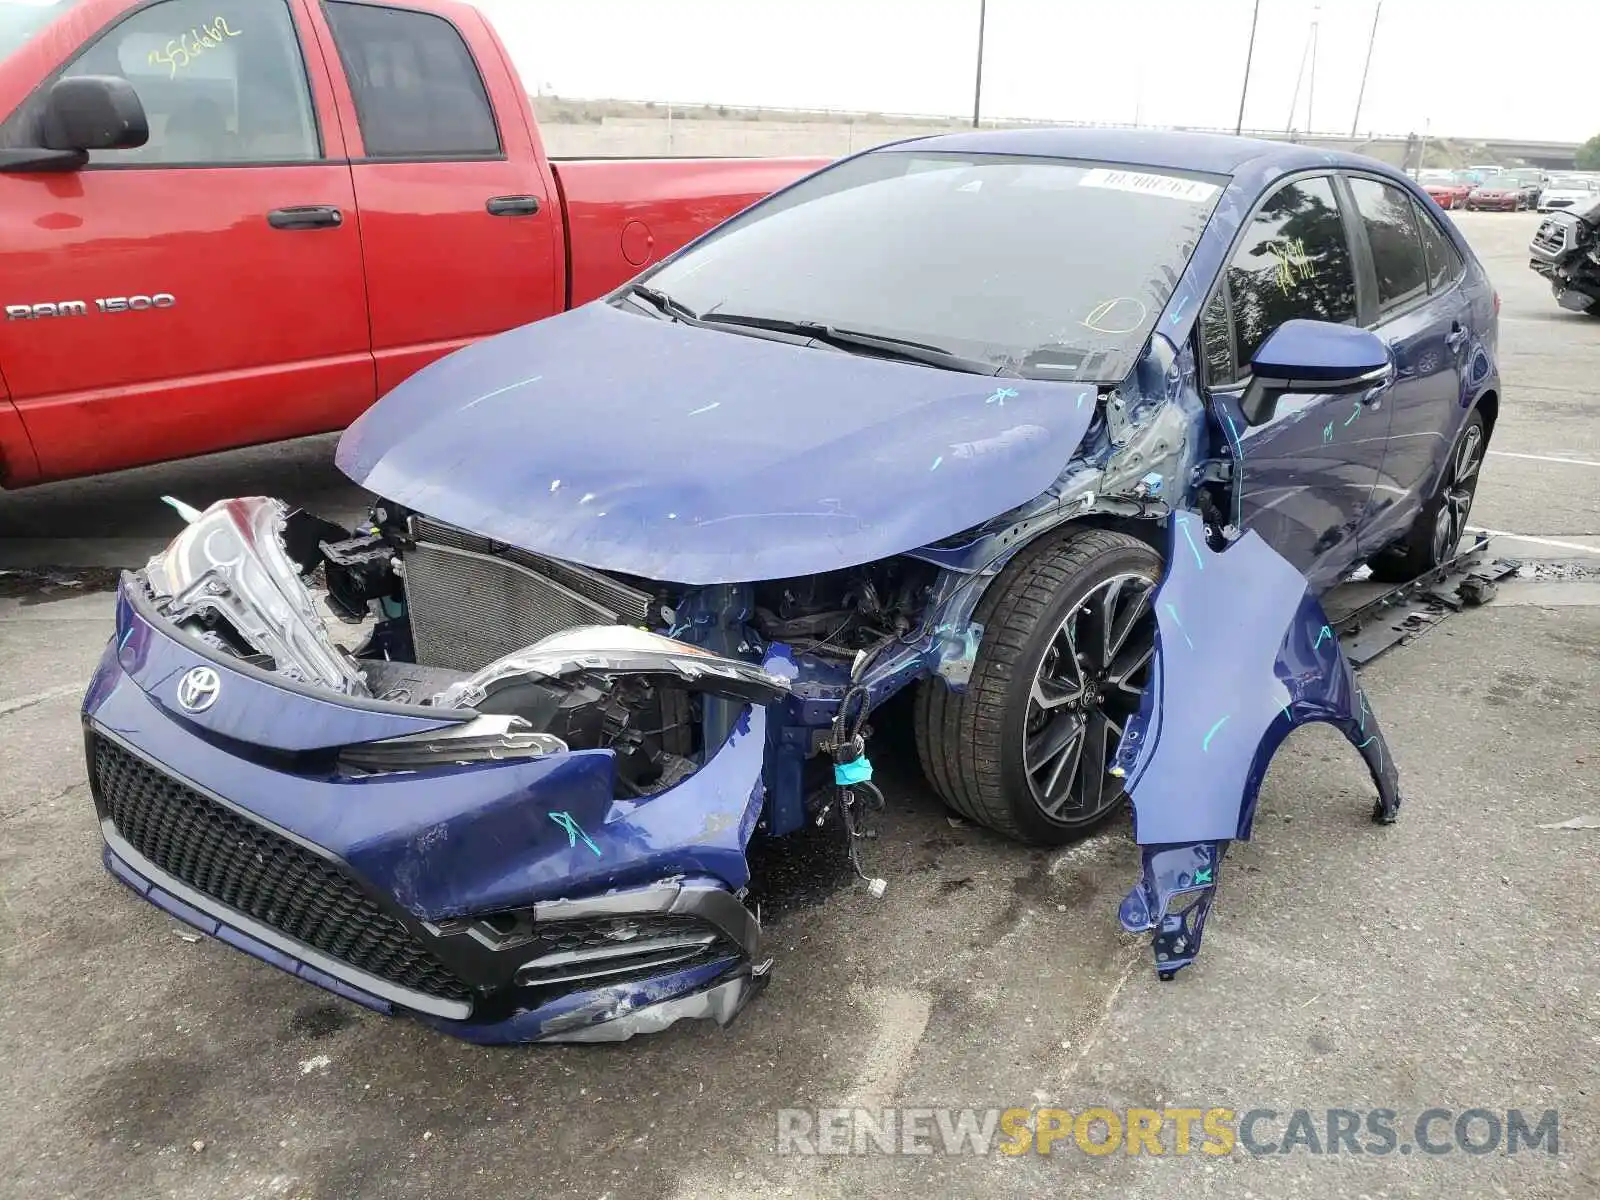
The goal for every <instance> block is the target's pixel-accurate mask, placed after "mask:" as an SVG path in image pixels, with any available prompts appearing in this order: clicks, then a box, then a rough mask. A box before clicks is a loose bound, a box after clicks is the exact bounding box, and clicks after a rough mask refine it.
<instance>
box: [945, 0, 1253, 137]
mask: <svg viewBox="0 0 1600 1200" xmlns="http://www.w3.org/2000/svg"><path fill="white" fill-rule="evenodd" d="M1257 3H1260V0H1257ZM988 10H989V0H978V77H977V79H976V80H975V81H974V82H973V84H972V127H973V128H974V129H976V128H977V127H978V113H979V111H980V109H981V107H982V104H983V24H984V18H985V17H986V16H987V15H988Z"/></svg>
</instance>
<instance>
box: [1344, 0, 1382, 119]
mask: <svg viewBox="0 0 1600 1200" xmlns="http://www.w3.org/2000/svg"><path fill="white" fill-rule="evenodd" d="M1382 15H1383V0H1378V3H1377V6H1376V7H1375V8H1373V10H1372V36H1370V37H1369V38H1367V64H1366V66H1364V67H1362V68H1361V88H1360V90H1359V91H1357V92H1356V115H1355V116H1354V117H1352V118H1351V120H1350V137H1351V138H1352V139H1354V138H1355V136H1356V128H1357V126H1359V125H1360V124H1361V101H1362V100H1364V99H1365V98H1366V95H1367V72H1368V71H1370V70H1372V47H1373V44H1374V43H1375V42H1376V41H1377V40H1378V18H1379V17H1380V16H1382Z"/></svg>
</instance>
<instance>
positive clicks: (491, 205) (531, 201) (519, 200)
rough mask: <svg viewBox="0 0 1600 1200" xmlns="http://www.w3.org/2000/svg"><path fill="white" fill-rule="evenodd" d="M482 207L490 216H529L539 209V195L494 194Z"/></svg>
mask: <svg viewBox="0 0 1600 1200" xmlns="http://www.w3.org/2000/svg"><path fill="white" fill-rule="evenodd" d="M484 208H486V209H488V210H489V215H490V216H491V217H531V216H535V215H536V214H537V213H538V211H539V197H537V196H496V197H494V198H493V199H492V200H490V201H489V202H488V203H487V204H485V205H484Z"/></svg>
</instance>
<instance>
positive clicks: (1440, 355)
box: [1348, 175, 1472, 556]
mask: <svg viewBox="0 0 1600 1200" xmlns="http://www.w3.org/2000/svg"><path fill="white" fill-rule="evenodd" d="M1348 183H1349V187H1350V193H1351V196H1352V198H1353V200H1354V204H1355V208H1356V211H1357V212H1358V213H1359V214H1360V217H1361V225H1362V229H1363V231H1364V233H1365V240H1366V248H1365V251H1364V253H1365V254H1366V256H1367V258H1368V261H1369V262H1370V265H1371V269H1372V277H1373V281H1374V287H1373V298H1374V300H1375V302H1376V305H1377V311H1376V313H1375V314H1374V319H1373V320H1372V321H1371V322H1370V324H1371V327H1372V329H1373V331H1374V332H1375V333H1377V334H1378V335H1379V336H1380V337H1382V338H1383V339H1384V341H1385V342H1387V343H1388V345H1389V350H1390V352H1391V353H1392V354H1393V355H1394V361H1395V367H1396V371H1397V374H1396V377H1395V383H1394V386H1393V387H1392V388H1391V389H1390V390H1389V395H1388V397H1387V406H1388V410H1389V417H1388V424H1387V431H1388V438H1387V442H1386V445H1385V451H1384V456H1383V460H1382V469H1381V471H1380V473H1379V477H1378V480H1377V483H1376V484H1375V485H1374V488H1373V492H1372V502H1371V505H1370V506H1369V510H1368V514H1367V518H1366V521H1365V522H1364V528H1363V531H1362V544H1361V551H1362V554H1363V555H1364V556H1365V555H1369V554H1375V553H1377V551H1379V550H1381V549H1382V548H1383V547H1384V545H1386V544H1387V543H1388V542H1390V541H1392V540H1393V539H1394V537H1395V536H1397V535H1398V534H1400V533H1403V532H1404V531H1405V530H1406V528H1407V527H1409V525H1410V524H1411V521H1412V520H1413V518H1415V516H1416V513H1417V509H1418V506H1419V504H1420V503H1421V500H1422V498H1423V497H1424V496H1426V495H1427V494H1428V492H1429V491H1430V490H1431V488H1432V487H1433V484H1434V480H1435V478H1436V475H1437V471H1438V468H1439V467H1440V466H1441V465H1442V464H1443V463H1444V461H1445V457H1446V455H1447V454H1448V452H1449V448H1450V442H1451V439H1452V438H1453V436H1454V433H1455V428H1456V424H1457V422H1458V419H1459V416H1460V411H1461V409H1460V399H1461V395H1462V391H1463V388H1462V378H1463V375H1464V374H1465V366H1466V358H1467V354H1468V342H1469V340H1470V338H1469V336H1468V330H1469V328H1470V327H1471V324H1472V320H1471V306H1470V303H1469V301H1468V298H1467V295H1466V292H1465V290H1464V289H1463V288H1462V287H1461V279H1462V275H1463V269H1462V262H1461V258H1460V256H1459V255H1458V254H1457V253H1456V252H1455V249H1454V247H1452V246H1450V244H1449V238H1448V237H1446V236H1445V234H1444V232H1443V231H1442V230H1440V229H1439V228H1438V226H1437V225H1435V224H1434V222H1433V219H1432V218H1431V217H1429V216H1427V214H1426V213H1423V212H1420V211H1419V210H1418V206H1417V205H1416V204H1415V203H1414V202H1413V200H1412V197H1411V194H1410V192H1409V191H1408V190H1407V189H1405V188H1403V187H1401V186H1400V185H1398V184H1396V183H1394V182H1392V181H1390V180H1382V179H1377V178H1373V177H1368V176H1362V175H1351V176H1349V177H1348ZM1430 250H1431V252H1432V254H1431V260H1430V253H1429V252H1430ZM1374 428H1375V427H1374Z"/></svg>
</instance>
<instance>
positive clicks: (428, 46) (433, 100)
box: [327, 0, 500, 159]
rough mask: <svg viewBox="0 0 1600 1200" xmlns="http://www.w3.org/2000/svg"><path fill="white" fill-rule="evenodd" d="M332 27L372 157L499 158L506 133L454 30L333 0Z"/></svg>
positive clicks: (409, 14)
mask: <svg viewBox="0 0 1600 1200" xmlns="http://www.w3.org/2000/svg"><path fill="white" fill-rule="evenodd" d="M327 13H328V23H329V25H330V26H332V28H333V40H334V41H335V43H337V44H338V47H339V57H340V59H341V60H343V62H344V68H345V73H346V74H347V75H348V76H349V77H350V90H351V92H352V93H353V94H354V96H355V101H356V116H357V119H358V120H359V121H360V122H361V140H362V141H363V142H365V143H366V147H367V157H369V158H435V159H437V158H495V157H498V156H499V154H500V134H499V131H498V130H497V129H496V127H495V123H494V110H493V109H492V108H491V107H490V106H489V96H488V94H487V92H485V90H484V86H483V77H482V76H481V75H479V74H478V66H477V63H476V62H474V61H473V58H472V53H471V51H469V50H468V49H467V44H466V42H464V41H462V39H461V34H460V33H458V32H457V31H456V28H455V26H454V25H452V24H450V22H449V21H446V20H445V19H444V18H443V17H436V16H434V15H432V14H431V13H422V12H415V11H412V10H410V9H399V8H384V7H382V6H379V5H375V4H358V3H352V2H350V0H334V2H333V3H330V4H329V5H328V6H327Z"/></svg>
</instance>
